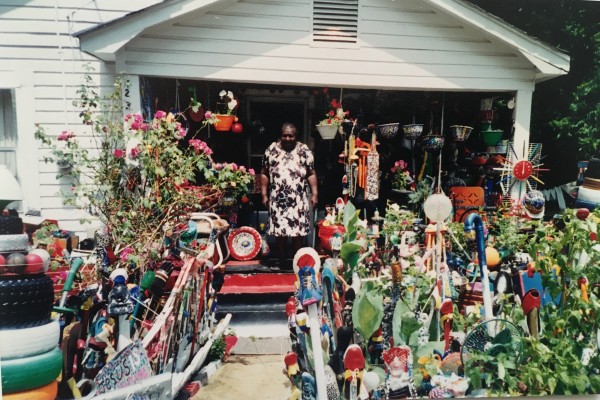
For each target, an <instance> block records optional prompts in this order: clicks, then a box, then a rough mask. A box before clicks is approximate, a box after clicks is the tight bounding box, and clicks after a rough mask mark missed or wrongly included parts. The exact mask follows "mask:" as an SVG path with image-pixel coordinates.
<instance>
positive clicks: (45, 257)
mask: <svg viewBox="0 0 600 400" xmlns="http://www.w3.org/2000/svg"><path fill="white" fill-rule="evenodd" d="M29 254H36V255H38V256H40V257H41V259H42V263H43V272H47V271H48V268H50V253H48V251H47V250H45V249H35V250H33V251H32V252H31V253H29Z"/></svg>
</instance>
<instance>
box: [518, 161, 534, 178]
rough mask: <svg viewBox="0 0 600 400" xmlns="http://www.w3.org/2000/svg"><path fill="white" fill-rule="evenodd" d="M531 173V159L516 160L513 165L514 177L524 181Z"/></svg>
mask: <svg viewBox="0 0 600 400" xmlns="http://www.w3.org/2000/svg"><path fill="white" fill-rule="evenodd" d="M532 174H533V164H532V163H531V161H527V160H521V161H517V162H516V163H515V165H514V167H513V175H514V177H515V178H516V179H518V180H520V181H524V180H525V179H527V178H529V177H530V176H531V175H532Z"/></svg>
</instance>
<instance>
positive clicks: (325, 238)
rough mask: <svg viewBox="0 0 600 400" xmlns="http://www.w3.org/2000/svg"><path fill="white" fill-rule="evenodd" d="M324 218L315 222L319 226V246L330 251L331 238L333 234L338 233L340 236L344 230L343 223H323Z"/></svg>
mask: <svg viewBox="0 0 600 400" xmlns="http://www.w3.org/2000/svg"><path fill="white" fill-rule="evenodd" d="M323 222H324V220H321V221H319V223H318V224H317V225H318V227H319V240H320V241H321V247H322V248H323V250H325V251H331V242H330V240H331V238H332V237H333V235H334V234H336V233H339V234H341V235H342V236H343V235H344V233H345V232H346V229H345V228H344V226H343V225H323Z"/></svg>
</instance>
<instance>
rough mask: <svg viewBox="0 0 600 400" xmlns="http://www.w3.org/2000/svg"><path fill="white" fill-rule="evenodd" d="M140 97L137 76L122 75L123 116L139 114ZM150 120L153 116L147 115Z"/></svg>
mask: <svg viewBox="0 0 600 400" xmlns="http://www.w3.org/2000/svg"><path fill="white" fill-rule="evenodd" d="M141 113H142V96H141V92H140V77H139V75H123V114H141ZM148 117H149V118H152V117H153V115H149V116H148Z"/></svg>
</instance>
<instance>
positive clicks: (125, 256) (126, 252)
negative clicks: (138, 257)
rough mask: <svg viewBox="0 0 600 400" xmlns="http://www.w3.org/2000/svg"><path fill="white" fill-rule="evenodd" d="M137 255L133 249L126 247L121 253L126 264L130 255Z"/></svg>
mask: <svg viewBox="0 0 600 400" xmlns="http://www.w3.org/2000/svg"><path fill="white" fill-rule="evenodd" d="M133 253H135V251H134V250H133V249H132V248H131V247H125V248H124V249H123V251H121V256H120V258H121V261H123V262H125V261H127V259H128V258H129V255H130V254H133Z"/></svg>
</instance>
